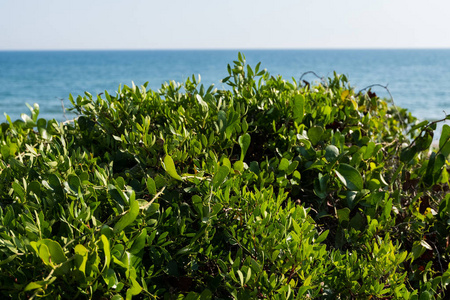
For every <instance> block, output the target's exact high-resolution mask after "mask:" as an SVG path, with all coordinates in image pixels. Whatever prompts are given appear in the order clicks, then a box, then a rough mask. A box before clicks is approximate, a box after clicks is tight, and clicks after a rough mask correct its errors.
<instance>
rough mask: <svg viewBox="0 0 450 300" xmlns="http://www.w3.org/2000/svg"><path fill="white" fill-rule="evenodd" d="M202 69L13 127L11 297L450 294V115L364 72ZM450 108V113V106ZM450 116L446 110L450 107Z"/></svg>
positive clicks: (1, 242)
mask: <svg viewBox="0 0 450 300" xmlns="http://www.w3.org/2000/svg"><path fill="white" fill-rule="evenodd" d="M227 73H228V74H227V76H226V77H225V78H224V79H223V82H224V83H225V84H227V85H228V86H229V89H226V90H218V89H216V88H214V86H210V87H204V86H203V85H202V84H201V83H200V77H199V78H196V77H195V76H192V78H188V79H187V80H186V82H185V83H183V84H180V83H175V82H168V83H165V84H163V85H162V86H161V88H160V89H159V90H157V91H152V90H149V89H147V84H144V85H143V86H141V87H136V86H135V85H134V84H133V85H132V86H131V87H129V86H123V87H119V89H118V91H117V92H116V94H115V95H111V94H109V93H108V92H106V91H105V93H104V94H102V95H97V96H93V95H91V94H89V93H85V95H84V96H78V97H76V98H73V97H72V96H71V97H70V101H71V102H72V105H73V107H72V108H71V110H73V111H74V112H76V113H77V114H78V117H77V118H76V119H75V120H73V121H71V122H64V123H58V122H57V121H55V120H45V119H39V118H38V115H39V106H38V105H37V104H35V105H34V106H33V107H31V106H30V107H29V108H30V112H31V114H30V115H26V114H23V115H22V120H17V121H15V122H12V121H11V119H10V118H9V117H8V116H7V122H6V123H3V124H1V125H0V199H1V202H0V270H1V271H0V293H1V294H3V295H5V296H6V297H9V298H18V299H22V298H36V297H48V298H55V299H64V298H68V299H73V298H86V299H105V298H106V299H123V298H126V299H131V298H133V297H134V298H149V299H152V298H154V299H159V298H161V299H212V298H217V299H233V298H236V299H259V298H268V299H305V298H320V299H336V298H342V299H370V298H372V299H398V298H400V299H432V298H434V297H437V298H445V297H446V296H449V291H448V288H447V286H448V284H449V282H450V271H449V269H448V266H449V263H450V257H449V255H450V248H449V240H450V235H449V232H450V231H449V229H450V228H449V226H450V193H449V192H448V191H449V174H448V173H449V171H450V163H449V155H450V126H448V125H444V126H443V131H442V135H441V137H440V138H439V143H438V145H435V146H434V147H431V149H430V146H432V143H433V135H434V132H435V129H436V124H437V122H438V121H435V122H428V121H424V122H418V121H417V119H416V118H414V117H413V116H411V114H410V113H408V112H407V110H405V109H402V108H399V107H395V106H393V105H390V104H389V103H388V101H387V100H385V99H380V98H379V97H377V95H376V94H375V93H374V92H372V91H370V90H369V91H367V92H365V93H362V92H356V91H355V90H354V88H352V87H351V86H350V85H349V83H348V80H347V78H346V76H344V75H337V74H334V77H332V78H328V79H327V80H323V81H322V82H318V83H309V82H306V81H301V82H300V81H299V82H297V81H296V80H295V79H292V81H286V80H284V79H283V78H282V77H281V76H277V77H274V76H271V75H270V74H269V73H268V72H267V70H262V69H260V64H258V65H256V67H255V68H254V69H253V68H251V67H250V66H249V65H247V64H246V63H245V57H244V56H243V55H242V54H239V55H238V60H236V61H235V62H234V65H233V66H230V65H229V66H228V67H227ZM446 119H450V116H446ZM442 121H443V120H442Z"/></svg>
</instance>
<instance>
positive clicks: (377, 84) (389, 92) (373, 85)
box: [358, 83, 405, 126]
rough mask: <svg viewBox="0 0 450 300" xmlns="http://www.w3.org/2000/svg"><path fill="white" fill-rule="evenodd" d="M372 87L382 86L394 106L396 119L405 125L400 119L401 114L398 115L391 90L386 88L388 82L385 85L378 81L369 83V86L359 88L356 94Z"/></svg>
mask: <svg viewBox="0 0 450 300" xmlns="http://www.w3.org/2000/svg"><path fill="white" fill-rule="evenodd" d="M373 87H381V88H384V89H385V90H386V91H387V92H388V94H389V97H391V102H392V105H393V106H394V109H395V111H396V112H397V115H398V119H399V121H400V123H402V125H403V126H405V123H404V122H403V120H402V118H401V116H400V112H399V111H398V108H397V106H396V105H395V102H394V97H392V94H391V91H389V89H388V84H386V85H382V84H379V83H375V84H371V85H369V86H366V87H365V88H363V89H362V90H359V92H358V94H359V93H361V92H362V91H365V90H367V89H371V88H373Z"/></svg>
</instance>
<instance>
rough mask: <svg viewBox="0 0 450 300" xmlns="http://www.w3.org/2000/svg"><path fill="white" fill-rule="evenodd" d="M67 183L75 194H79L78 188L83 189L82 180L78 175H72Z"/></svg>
mask: <svg viewBox="0 0 450 300" xmlns="http://www.w3.org/2000/svg"><path fill="white" fill-rule="evenodd" d="M67 183H68V184H69V187H70V189H71V190H72V191H73V192H75V193H78V188H79V187H81V180H80V178H78V176H77V175H74V174H70V175H69V176H68V177H67Z"/></svg>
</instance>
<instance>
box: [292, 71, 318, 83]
mask: <svg viewBox="0 0 450 300" xmlns="http://www.w3.org/2000/svg"><path fill="white" fill-rule="evenodd" d="M308 74H313V75H314V76H316V77H317V78H318V79H320V80H322V81H324V77H323V76H319V75H317V74H316V73H315V72H314V71H308V72H305V73H303V74H302V76H300V79H299V80H298V81H299V82H301V81H302V80H303V77H305V76H306V75H308Z"/></svg>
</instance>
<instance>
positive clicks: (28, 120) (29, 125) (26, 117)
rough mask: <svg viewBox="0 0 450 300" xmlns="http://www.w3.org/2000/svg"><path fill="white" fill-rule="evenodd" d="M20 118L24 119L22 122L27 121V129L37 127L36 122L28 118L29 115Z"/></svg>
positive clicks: (22, 115)
mask: <svg viewBox="0 0 450 300" xmlns="http://www.w3.org/2000/svg"><path fill="white" fill-rule="evenodd" d="M20 117H21V118H22V120H24V121H25V127H26V128H33V127H34V126H36V125H37V124H36V122H35V121H33V119H31V118H30V116H28V115H27V114H21V115H20Z"/></svg>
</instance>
